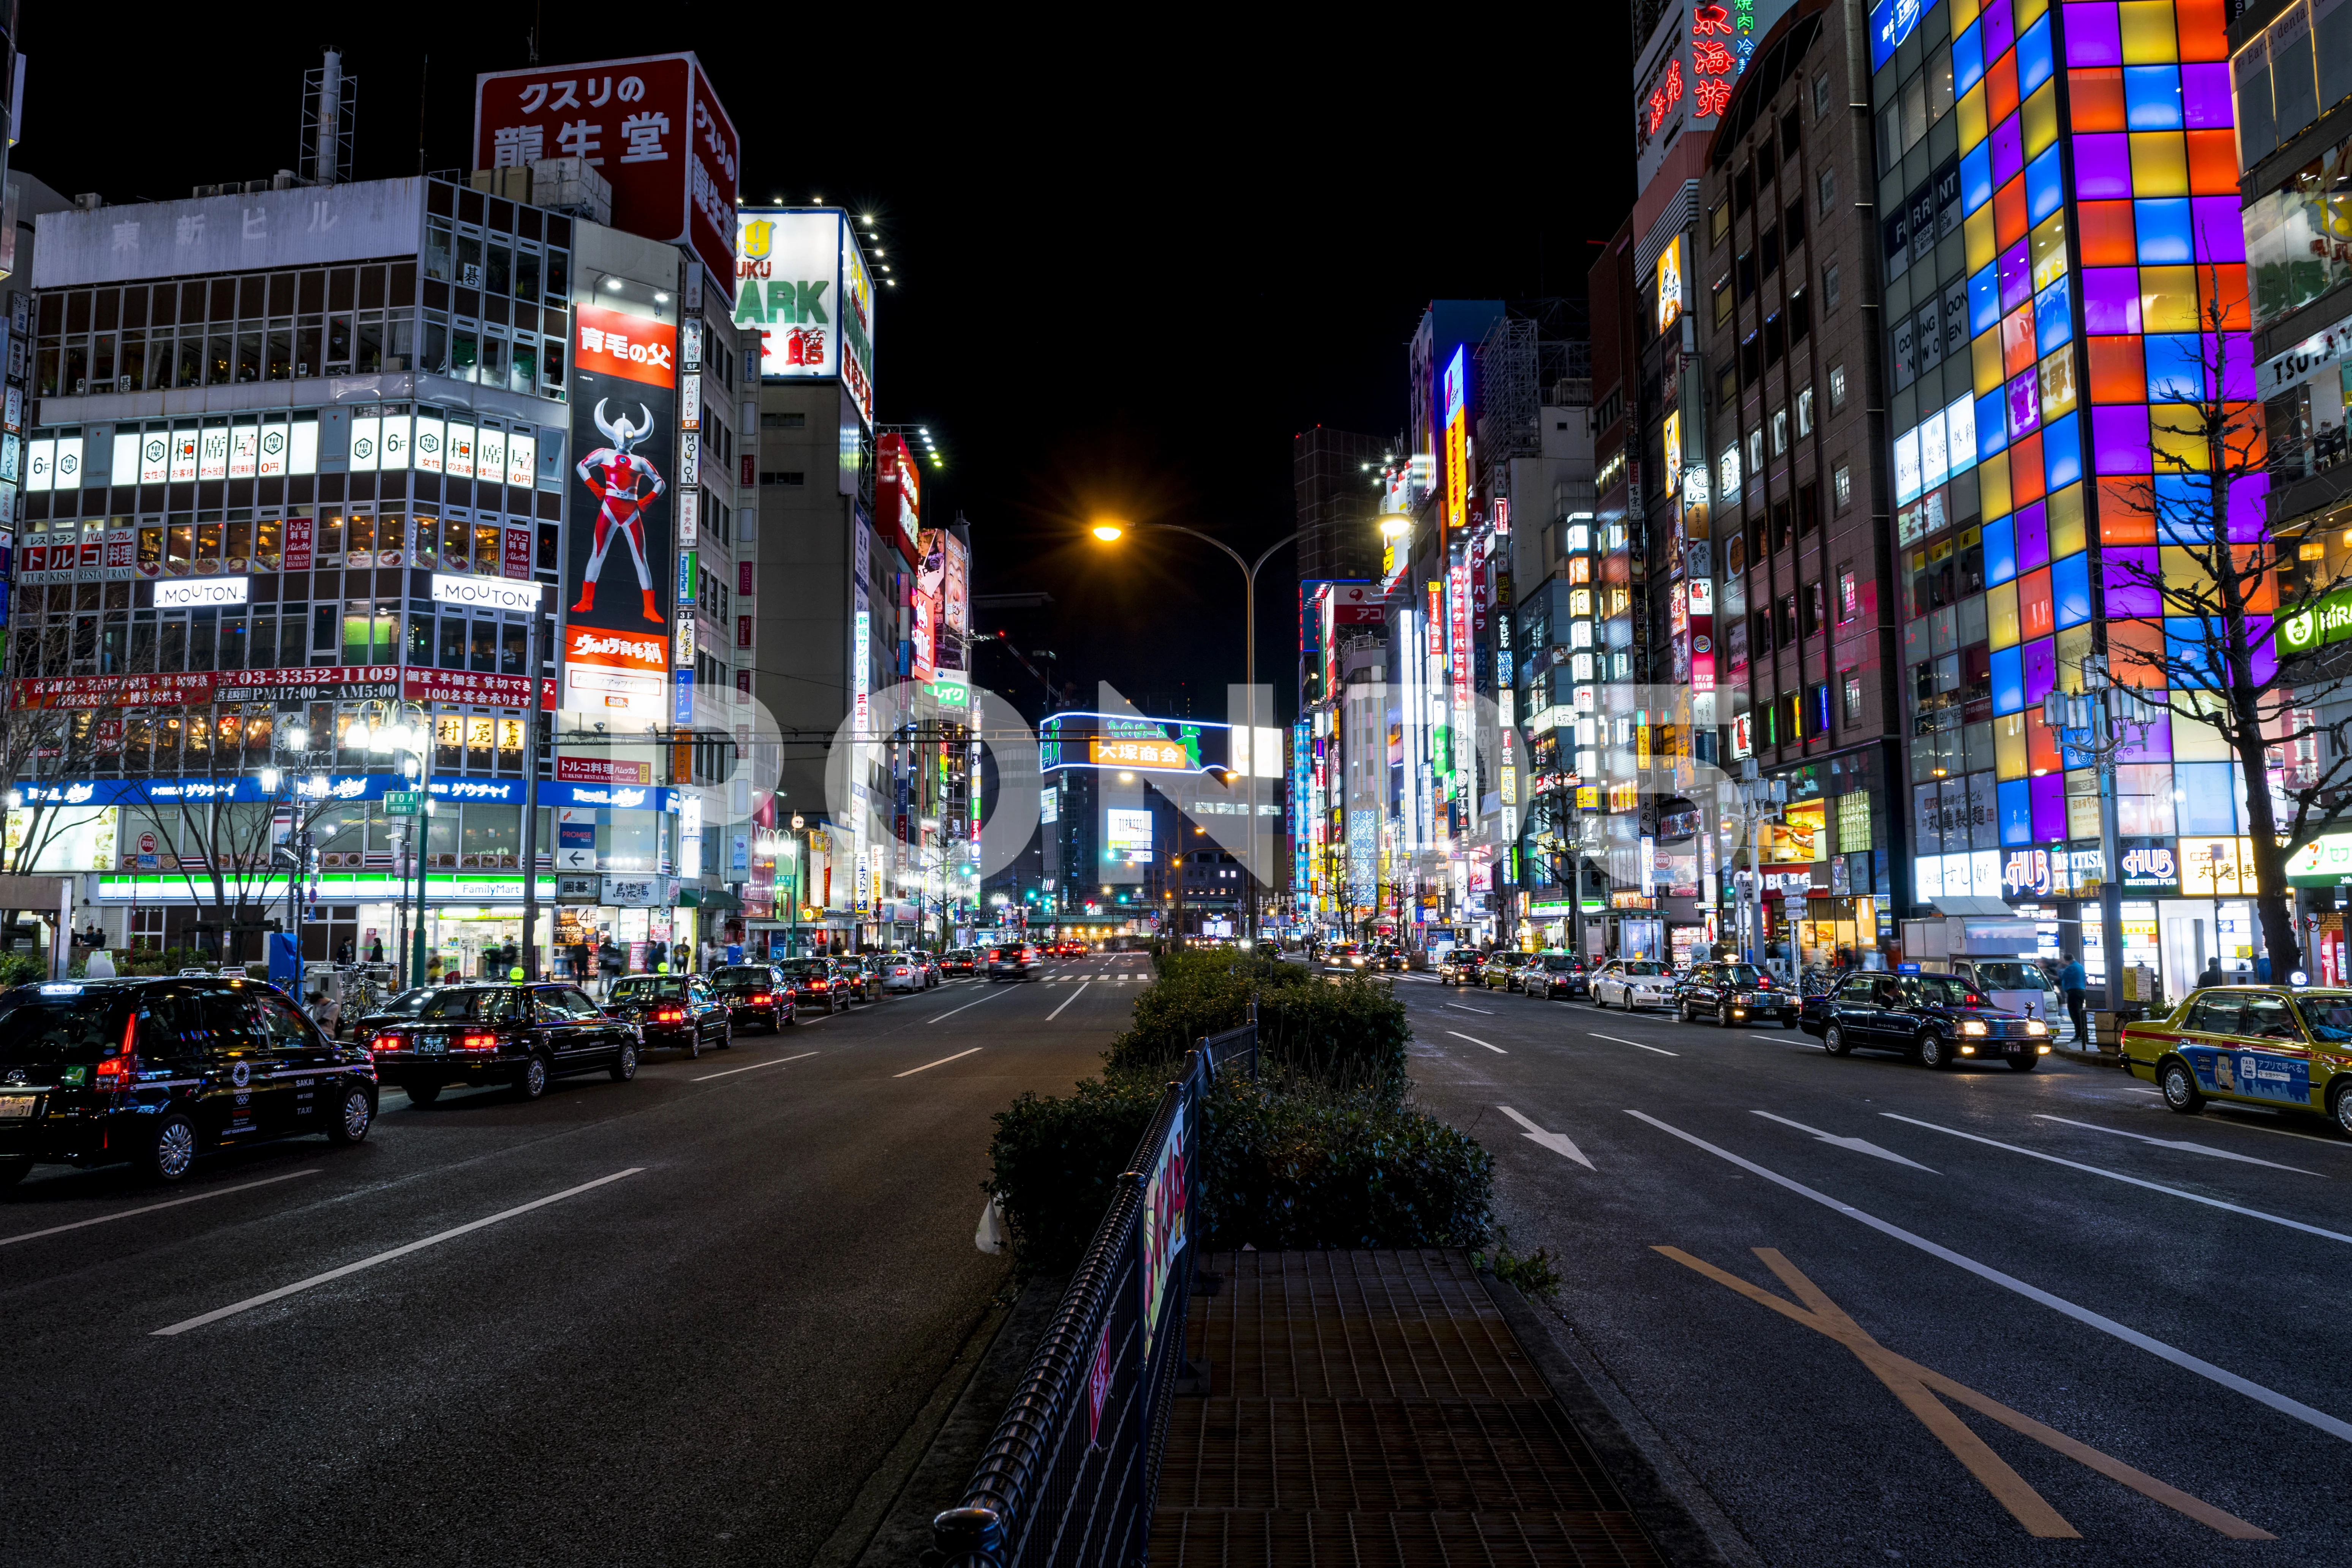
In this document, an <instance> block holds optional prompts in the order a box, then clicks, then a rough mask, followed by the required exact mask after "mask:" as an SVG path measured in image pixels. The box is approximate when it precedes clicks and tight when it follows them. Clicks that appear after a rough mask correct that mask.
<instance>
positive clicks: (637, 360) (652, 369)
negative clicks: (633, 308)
mask: <svg viewBox="0 0 2352 1568" xmlns="http://www.w3.org/2000/svg"><path fill="white" fill-rule="evenodd" d="M575 314H576V315H577V316H578V318H579V327H578V335H577V336H576V337H575V338H574V340H573V342H572V365H573V368H575V369H578V370H592V371H596V372H599V373H601V374H605V375H617V376H620V377H622V378H624V379H625V380H628V381H642V382H644V383H645V384H646V385H648V386H662V387H667V386H670V385H673V384H676V382H677V328H676V327H675V326H673V325H671V324H670V323H669V322H667V321H655V320H654V319H653V318H652V317H651V316H637V315H632V314H630V313H629V312H628V311H625V310H604V308H602V307H601V306H596V305H583V306H581V307H580V309H579V310H578V311H577V312H575Z"/></svg>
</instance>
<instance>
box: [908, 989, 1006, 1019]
mask: <svg viewBox="0 0 2352 1568" xmlns="http://www.w3.org/2000/svg"><path fill="white" fill-rule="evenodd" d="M1005 994H1007V993H1005V992H1003V991H992V992H990V993H989V994H987V995H985V996H983V997H982V998H981V999H980V1002H993V1001H995V1000H996V999H997V998H998V997H999V996H1003V995H1005ZM980 1002H967V1003H965V1004H964V1005H962V1006H961V1007H950V1008H949V1009H948V1010H947V1011H946V1012H944V1013H942V1014H940V1016H939V1017H938V1018H926V1019H924V1020H923V1022H924V1023H926V1024H936V1023H938V1022H940V1019H942V1018H952V1017H954V1016H956V1015H957V1014H958V1013H969V1012H971V1010H972V1009H973V1008H974V1007H977V1006H979V1005H980Z"/></svg>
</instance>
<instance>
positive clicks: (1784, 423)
mask: <svg viewBox="0 0 2352 1568" xmlns="http://www.w3.org/2000/svg"><path fill="white" fill-rule="evenodd" d="M1788 453H1789V411H1788V410H1787V409H1785V408H1775V409H1774V410H1772V455H1773V456H1774V457H1776V458H1783V457H1786V456H1788Z"/></svg>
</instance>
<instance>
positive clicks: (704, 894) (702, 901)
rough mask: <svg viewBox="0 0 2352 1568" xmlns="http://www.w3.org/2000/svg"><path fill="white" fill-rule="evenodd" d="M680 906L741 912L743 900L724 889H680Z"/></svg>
mask: <svg viewBox="0 0 2352 1568" xmlns="http://www.w3.org/2000/svg"><path fill="white" fill-rule="evenodd" d="M677 901H678V902H679V904H681V905H683V906H686V907H688V908H692V909H698V910H740V909H741V908H742V907H743V900H740V899H739V898H737V897H736V896H735V895H734V894H733V893H730V892H729V891H728V890H727V889H724V888H680V889H678V890H677Z"/></svg>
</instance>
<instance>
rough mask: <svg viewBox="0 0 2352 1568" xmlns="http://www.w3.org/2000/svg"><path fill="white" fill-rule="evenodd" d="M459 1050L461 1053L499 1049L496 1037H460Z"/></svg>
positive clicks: (458, 1039)
mask: <svg viewBox="0 0 2352 1568" xmlns="http://www.w3.org/2000/svg"><path fill="white" fill-rule="evenodd" d="M457 1048H458V1049H459V1050H461V1051H494V1050H497V1049H498V1048H499V1037H497V1036H496V1035H460V1036H458V1037H457Z"/></svg>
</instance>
